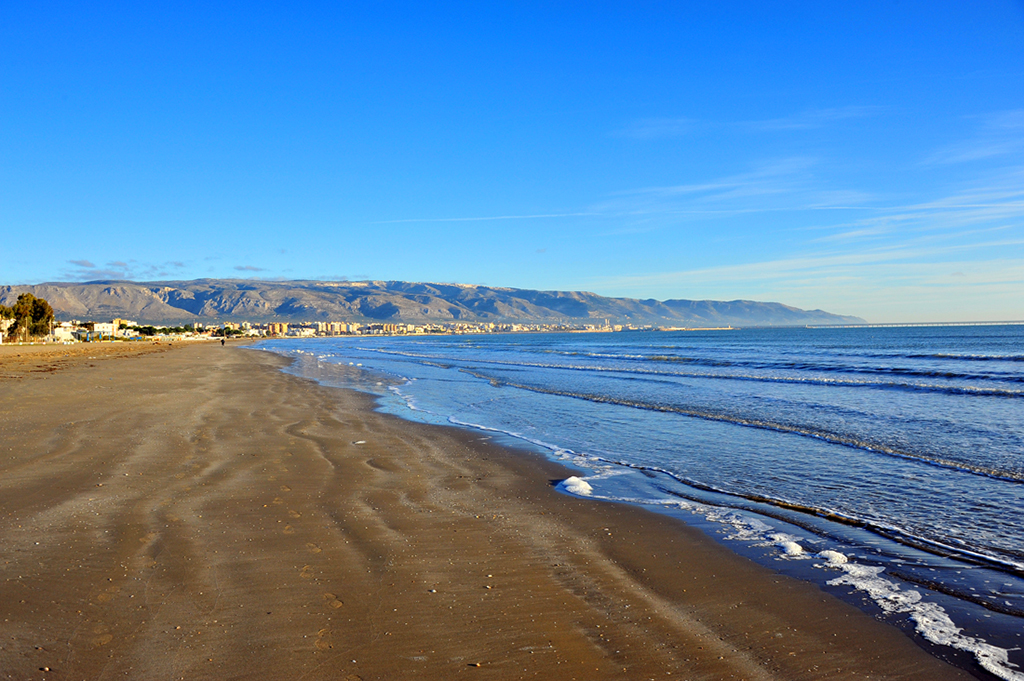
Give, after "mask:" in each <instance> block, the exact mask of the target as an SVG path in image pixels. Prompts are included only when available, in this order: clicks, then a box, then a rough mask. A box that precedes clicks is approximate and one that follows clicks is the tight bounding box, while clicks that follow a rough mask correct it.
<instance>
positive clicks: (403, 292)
mask: <svg viewBox="0 0 1024 681" xmlns="http://www.w3.org/2000/svg"><path fill="white" fill-rule="evenodd" d="M25 291H28V292H29V293H32V294H33V295H35V296H38V297H42V298H45V299H46V300H48V301H49V302H50V305H52V306H53V309H54V311H55V312H56V314H57V317H58V319H82V320H96V321H99V320H109V319H112V318H114V317H121V318H126V319H132V320H136V321H139V322H146V323H153V324H167V323H171V322H175V323H178V322H194V321H213V320H218V321H239V320H250V321H272V320H276V321H293V322H297V321H326V320H332V321H356V322H383V321H386V322H404V323H424V322H452V321H471V322H478V321H482V322H496V321H509V322H513V321H514V322H522V323H551V322H558V321H575V322H580V321H583V320H594V321H603V320H605V319H608V320H609V321H611V323H613V324H636V325H646V324H654V325H659V326H730V325H731V326H797V325H804V324H861V323H864V320H863V319H860V318H859V317H850V316H844V315H836V314H831V313H829V312H824V311H822V310H801V309H798V308H795V307H790V306H788V305H783V304H781V303H759V302H754V301H751V300H732V301H728V302H725V301H714V300H664V301H659V300H653V299H648V300H636V299H633V298H606V297H604V296H599V295H597V294H594V293H587V292H584V291H531V290H528V289H513V288H495V287H489V286H469V285H463V284H426V283H419V284H418V283H411V282H404V281H357V282H325V281H252V280H247V279H246V280H241V279H198V280H195V281H158V282H132V281H90V282H84V283H46V284H38V285H35V286H0V304H5V305H10V304H12V303H13V302H14V300H15V299H17V297H18V294H20V293H22V292H25Z"/></svg>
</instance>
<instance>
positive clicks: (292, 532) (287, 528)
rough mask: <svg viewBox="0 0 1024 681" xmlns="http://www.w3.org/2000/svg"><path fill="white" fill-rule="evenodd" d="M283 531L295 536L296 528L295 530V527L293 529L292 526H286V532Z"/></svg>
mask: <svg viewBox="0 0 1024 681" xmlns="http://www.w3.org/2000/svg"><path fill="white" fill-rule="evenodd" d="M282 531H283V532H284V533H285V534H295V528H294V527H292V526H291V525H285V526H284V530H282Z"/></svg>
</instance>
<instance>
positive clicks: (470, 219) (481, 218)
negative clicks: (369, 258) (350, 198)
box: [370, 212, 599, 225]
mask: <svg viewBox="0 0 1024 681" xmlns="http://www.w3.org/2000/svg"><path fill="white" fill-rule="evenodd" d="M595 215H599V213H594V212H585V213H541V214H536V215H486V216H478V217H463V218H402V219H400V220H376V221H374V222H371V223H370V224H371V225H397V224H402V223H408V222H486V221H489V220H543V219H549V218H573V217H588V216H595Z"/></svg>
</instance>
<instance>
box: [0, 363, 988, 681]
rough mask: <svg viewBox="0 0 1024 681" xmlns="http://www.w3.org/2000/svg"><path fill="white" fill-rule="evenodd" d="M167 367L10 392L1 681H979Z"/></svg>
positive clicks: (251, 386)
mask: <svg viewBox="0 0 1024 681" xmlns="http://www.w3.org/2000/svg"><path fill="white" fill-rule="evenodd" d="M161 349H164V350H166V351H165V352H160V353H152V354H145V355H140V356H135V357H122V358H118V359H117V360H116V361H114V362H103V363H92V364H93V365H92V366H90V362H87V361H85V360H81V359H80V360H77V361H74V360H72V359H70V358H68V359H62V360H61V361H63V362H64V363H63V364H62V365H61V366H60V367H59V368H56V369H54V370H53V371H46V370H44V371H41V372H35V371H33V372H22V373H19V374H18V377H14V378H11V377H10V375H11V374H9V373H8V371H7V367H6V365H0V376H2V377H3V378H2V379H0V380H2V382H3V383H4V385H5V387H6V388H7V390H5V391H4V394H3V396H2V397H0V424H2V431H0V432H2V433H3V436H4V442H5V444H6V445H7V446H6V447H5V449H6V450H7V451H6V452H5V457H3V458H0V490H2V494H0V547H2V553H0V555H3V563H2V571H0V603H3V604H9V605H5V606H4V612H3V618H4V620H5V623H4V627H5V630H7V631H8V632H9V636H8V637H6V640H4V641H3V643H2V644H0V678H2V676H3V674H7V675H8V676H10V677H11V678H76V677H85V678H108V677H110V678H112V677H114V676H124V675H125V674H127V675H129V676H132V677H136V678H154V677H161V678H163V677H166V678H179V677H183V678H214V677H216V678H253V677H256V676H261V677H268V676H269V677H275V678H311V679H312V678H363V679H373V678H406V677H412V676H416V677H420V678H426V679H431V678H450V677H452V676H455V675H457V674H472V675H475V676H482V677H486V678H533V677H535V676H536V677H541V676H551V675H552V674H554V675H557V676H558V677H559V678H573V677H575V678H581V679H593V678H729V676H730V675H732V676H734V677H735V678H748V679H770V678H779V679H799V678H808V679H811V678H862V677H863V676H871V677H873V678H903V679H918V678H919V679H954V678H960V679H964V678H971V676H970V675H969V674H967V673H966V672H964V671H963V670H959V669H956V668H954V667H951V666H949V665H946V664H945V663H943V662H941V661H940V660H938V659H937V658H935V657H933V656H931V655H930V654H929V653H927V652H926V651H925V650H923V649H921V648H920V647H918V646H917V645H916V644H915V643H914V642H913V641H912V640H911V639H910V638H908V637H906V636H905V635H904V634H903V633H902V632H900V631H899V630H897V629H895V628H893V627H890V626H889V625H886V624H883V623H880V622H878V621H876V620H874V619H872V618H871V617H870V616H868V615H866V614H864V613H862V612H860V611H859V610H857V609H856V608H854V607H853V606H850V605H847V604H845V603H842V602H841V601H839V600H838V599H836V598H834V597H832V596H830V595H828V594H826V593H825V592H823V591H821V590H820V589H818V588H817V587H815V586H814V585H812V584H808V583H806V582H800V581H798V580H795V579H791V578H788V577H784V576H782V575H779V574H777V573H774V572H772V571H771V570H769V569H767V568H763V567H759V566H757V565H755V564H754V563H752V562H751V561H749V560H747V559H745V558H742V557H740V556H739V555H737V554H735V553H733V552H731V551H730V550H728V549H727V548H725V547H722V546H721V545H719V544H717V543H716V542H714V540H712V539H711V538H709V537H707V536H705V535H703V534H702V533H701V532H700V531H699V530H697V529H695V528H692V527H687V526H685V525H683V524H682V523H681V522H679V521H678V520H675V519H673V518H670V517H667V516H662V515H659V514H656V513H652V512H649V511H646V510H643V509H640V508H636V507H631V506H625V505H620V504H610V503H604V504H599V503H595V502H593V501H589V500H581V499H578V498H575V497H571V496H568V495H564V494H560V493H558V492H557V491H555V490H554V489H553V486H552V483H553V482H554V481H555V480H558V479H562V478H564V477H567V476H568V475H570V474H571V473H572V472H571V471H569V470H568V469H566V468H565V467H563V466H560V465H558V464H555V463H551V462H549V461H547V460H544V459H543V458H542V457H541V456H539V455H536V454H533V453H530V452H526V451H520V450H511V449H508V448H505V447H502V446H498V445H495V444H492V443H489V442H487V440H488V439H489V438H482V437H480V436H479V435H478V434H476V433H473V432H470V431H464V430H461V429H455V428H454V427H444V426H433V425H424V424H416V423H413V422H410V421H405V420H402V419H400V418H399V417H396V416H389V415H386V414H380V413H377V412H375V411H374V400H373V398H372V396H369V395H365V394H362V393H355V392H351V391H345V390H342V389H336V388H327V387H323V386H320V385H317V384H315V383H313V382H311V381H308V380H306V379H302V378H298V377H295V376H292V375H290V374H287V373H285V372H282V371H280V368H281V367H282V366H284V365H285V364H286V363H287V360H286V359H284V358H281V357H279V356H276V355H271V354H270V353H266V352H259V353H255V352H240V351H239V350H238V349H236V348H232V347H230V346H229V347H227V348H221V347H211V346H187V347H177V346H175V347H174V348H173V349H168V348H161ZM104 383H106V385H104ZM90 396H95V397H96V399H86V398H88V397H90ZM44 668H49V670H50V671H46V670H45V669H44Z"/></svg>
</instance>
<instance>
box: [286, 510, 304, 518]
mask: <svg viewBox="0 0 1024 681" xmlns="http://www.w3.org/2000/svg"><path fill="white" fill-rule="evenodd" d="M288 517H289V518H301V517H302V514H301V513H299V512H298V511H291V510H290V511H288Z"/></svg>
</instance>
